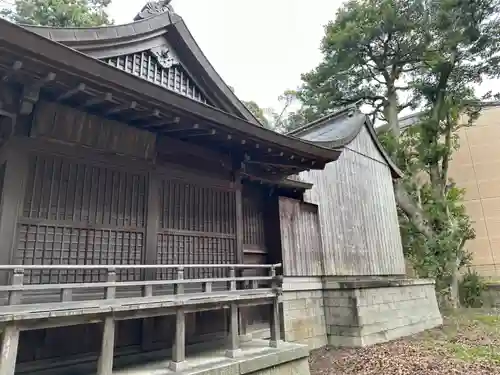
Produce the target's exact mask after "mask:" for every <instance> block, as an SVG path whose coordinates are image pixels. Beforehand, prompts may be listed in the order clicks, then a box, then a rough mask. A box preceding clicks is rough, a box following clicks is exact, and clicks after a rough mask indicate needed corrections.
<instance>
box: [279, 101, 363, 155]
mask: <svg viewBox="0 0 500 375" xmlns="http://www.w3.org/2000/svg"><path fill="white" fill-rule="evenodd" d="M364 123H365V115H363V114H362V113H360V112H357V111H352V110H345V111H342V112H337V113H334V114H332V115H328V116H325V117H323V118H321V119H319V120H317V121H315V122H313V123H310V124H309V125H306V126H304V127H302V128H300V129H297V130H295V131H292V132H290V133H288V135H292V136H294V137H298V138H300V139H302V140H305V141H309V142H313V143H314V144H318V145H321V146H323V147H328V148H342V147H344V146H346V145H348V144H349V143H351V142H352V141H353V140H354V138H356V137H357V135H358V134H359V132H360V131H361V128H362V127H363V124H364Z"/></svg>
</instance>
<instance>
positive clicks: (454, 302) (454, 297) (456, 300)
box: [450, 254, 460, 309]
mask: <svg viewBox="0 0 500 375" xmlns="http://www.w3.org/2000/svg"><path fill="white" fill-rule="evenodd" d="M459 265H460V257H459V256H458V254H457V257H456V259H455V260H454V261H452V262H451V264H450V270H451V282H450V307H452V308H454V309H457V308H459V307H460V295H459V290H458V267H459Z"/></svg>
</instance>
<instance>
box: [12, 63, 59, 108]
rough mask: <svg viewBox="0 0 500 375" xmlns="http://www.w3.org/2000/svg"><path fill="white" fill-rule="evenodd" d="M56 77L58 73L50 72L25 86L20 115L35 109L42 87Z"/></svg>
mask: <svg viewBox="0 0 500 375" xmlns="http://www.w3.org/2000/svg"><path fill="white" fill-rule="evenodd" d="M55 79H56V73H53V72H51V73H48V74H47V75H46V76H45V77H43V78H40V79H38V80H35V81H34V82H32V83H31V84H29V85H24V86H23V92H22V96H21V105H20V109H19V114H20V115H29V114H30V113H31V112H32V111H33V107H34V105H35V103H36V102H37V101H38V99H39V98H40V89H41V88H42V87H43V86H44V85H46V84H47V83H50V82H52V81H54V80H55Z"/></svg>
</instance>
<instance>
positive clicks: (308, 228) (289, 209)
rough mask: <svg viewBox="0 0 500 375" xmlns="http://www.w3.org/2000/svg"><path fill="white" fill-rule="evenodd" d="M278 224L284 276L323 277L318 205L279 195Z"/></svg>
mask: <svg viewBox="0 0 500 375" xmlns="http://www.w3.org/2000/svg"><path fill="white" fill-rule="evenodd" d="M279 207H280V226H281V243H282V255H283V273H284V275H285V276H323V274H324V272H323V265H322V263H323V261H322V254H321V252H322V247H321V234H320V228H319V220H318V207H317V206H316V205H313V204H310V203H303V202H300V201H297V200H294V199H290V198H284V197H281V198H280V202H279Z"/></svg>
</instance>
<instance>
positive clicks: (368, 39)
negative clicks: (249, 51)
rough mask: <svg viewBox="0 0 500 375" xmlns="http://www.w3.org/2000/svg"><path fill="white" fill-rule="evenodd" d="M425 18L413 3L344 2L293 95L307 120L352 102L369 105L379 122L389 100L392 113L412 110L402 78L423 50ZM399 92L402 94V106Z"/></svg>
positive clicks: (420, 3) (412, 101)
mask: <svg viewBox="0 0 500 375" xmlns="http://www.w3.org/2000/svg"><path fill="white" fill-rule="evenodd" d="M425 14H426V12H425V11H424V1H419V0H414V1H408V0H364V1H358V0H351V1H348V2H347V3H346V4H345V5H344V7H342V8H341V9H340V10H339V11H338V13H337V17H336V19H335V21H331V22H330V23H328V25H326V27H325V36H324V38H323V40H322V42H321V51H322V52H323V56H324V60H323V62H322V63H320V64H319V65H318V67H316V68H315V69H314V70H312V71H310V72H308V73H306V74H303V75H302V79H303V81H304V84H303V86H302V87H301V88H300V90H299V92H298V95H299V97H300V99H301V100H302V102H303V103H304V105H305V106H306V107H307V109H306V116H307V118H308V120H314V119H316V118H318V117H321V116H323V115H325V114H328V113H330V112H331V111H333V110H335V108H337V107H341V106H344V105H346V104H352V103H357V102H362V103H363V104H369V105H370V106H371V107H372V114H373V117H374V118H379V119H385V118H386V117H387V115H388V110H389V109H390V106H389V103H390V102H391V101H392V102H394V103H393V104H395V106H396V107H397V108H396V109H397V110H398V111H400V110H402V109H404V108H407V107H415V106H416V105H417V104H418V101H417V100H416V98H415V97H414V95H413V93H412V92H411V85H408V84H407V83H406V84H405V82H404V81H405V80H404V78H405V74H407V73H408V72H410V71H412V70H414V69H415V68H416V67H415V62H416V60H417V59H418V57H419V56H420V55H421V54H422V53H423V51H424V50H425V45H426V42H427V40H426V39H425V38H423V37H422V34H423V32H422V27H423V26H424V23H425ZM401 91H405V92H407V95H406V96H407V99H406V101H405V102H404V103H403V104H399V102H398V101H399V98H398V97H397V93H398V92H401Z"/></svg>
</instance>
